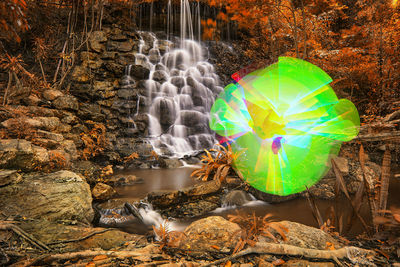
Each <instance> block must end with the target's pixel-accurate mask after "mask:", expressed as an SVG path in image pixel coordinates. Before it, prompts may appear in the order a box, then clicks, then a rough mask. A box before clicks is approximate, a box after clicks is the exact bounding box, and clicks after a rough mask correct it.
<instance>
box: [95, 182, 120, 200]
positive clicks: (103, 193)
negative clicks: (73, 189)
mask: <svg viewBox="0 0 400 267" xmlns="http://www.w3.org/2000/svg"><path fill="white" fill-rule="evenodd" d="M116 193H117V192H115V190H114V188H112V187H111V186H109V185H106V184H103V183H97V184H96V185H95V187H94V188H93V189H92V195H93V197H94V198H95V199H98V200H107V199H110V198H111V197H113V196H114V195H115V194H116Z"/></svg>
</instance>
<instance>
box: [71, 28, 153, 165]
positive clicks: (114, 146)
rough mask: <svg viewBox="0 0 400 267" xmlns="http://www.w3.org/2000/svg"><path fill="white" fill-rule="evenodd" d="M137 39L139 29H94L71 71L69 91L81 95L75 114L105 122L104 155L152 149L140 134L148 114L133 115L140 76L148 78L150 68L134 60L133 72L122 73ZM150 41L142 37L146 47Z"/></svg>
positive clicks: (144, 132)
mask: <svg viewBox="0 0 400 267" xmlns="http://www.w3.org/2000/svg"><path fill="white" fill-rule="evenodd" d="M144 41H145V42H146V40H144ZM139 43H140V37H139V35H137V34H136V33H134V32H125V31H122V30H120V29H119V28H116V27H114V28H112V29H111V28H104V30H103V31H97V32H94V33H93V34H92V36H91V38H90V39H89V51H83V52H80V54H79V60H80V61H79V63H78V64H77V66H76V67H75V68H74V70H73V71H72V74H71V83H70V93H71V94H72V95H74V96H75V97H76V98H77V99H79V101H80V105H79V111H78V114H77V116H78V117H79V118H80V119H82V120H93V121H95V122H101V123H104V124H105V126H106V128H107V137H108V140H109V141H110V147H109V149H108V150H109V151H108V152H106V153H105V156H106V158H107V159H108V160H115V159H118V158H119V157H126V156H129V155H130V154H131V153H132V152H137V153H138V154H139V155H150V153H151V151H152V147H151V145H150V144H148V143H146V142H144V141H143V140H142V139H141V138H140V137H144V136H146V135H147V134H148V118H147V116H143V114H138V115H137V116H133V115H134V111H135V110H136V108H137V106H138V104H137V102H138V99H139V93H140V91H143V90H145V89H144V87H143V82H141V81H142V80H144V79H147V78H148V76H149V72H150V71H149V69H148V68H146V66H143V65H144V64H143V65H140V64H139V65H135V64H134V65H132V67H131V70H130V71H131V77H127V76H125V77H124V73H125V68H126V66H127V65H129V64H133V63H134V62H135V54H136V53H137V52H138V49H139ZM151 45H152V44H151V43H150V42H148V43H147V42H146V43H145V49H149V48H151ZM133 123H134V124H135V125H136V127H135V129H133V127H132V125H133Z"/></svg>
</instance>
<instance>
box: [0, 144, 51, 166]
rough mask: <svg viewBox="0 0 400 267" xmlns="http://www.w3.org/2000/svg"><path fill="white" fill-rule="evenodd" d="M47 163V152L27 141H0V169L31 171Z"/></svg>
mask: <svg viewBox="0 0 400 267" xmlns="http://www.w3.org/2000/svg"><path fill="white" fill-rule="evenodd" d="M48 161H49V155H48V152H47V150H46V149H45V148H42V147H39V146H35V145H32V143H31V142H29V141H27V140H24V139H7V140H0V168H6V169H17V170H24V171H31V170H33V169H34V168H35V167H36V166H41V165H43V164H46V163H47V162H48Z"/></svg>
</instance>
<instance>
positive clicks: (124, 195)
mask: <svg viewBox="0 0 400 267" xmlns="http://www.w3.org/2000/svg"><path fill="white" fill-rule="evenodd" d="M193 170H194V168H192V167H183V168H178V169H146V170H131V171H125V172H123V173H119V174H118V175H121V176H123V175H135V176H137V177H139V178H142V179H143V182H142V183H139V184H135V185H131V186H121V187H117V188H116V190H117V192H118V195H119V198H118V199H115V201H127V202H130V203H132V202H134V201H139V200H140V199H144V198H145V196H146V195H147V193H149V192H154V191H159V190H177V189H178V190H179V189H183V188H186V187H189V186H192V185H194V184H196V183H199V181H196V180H195V179H194V178H191V177H190V174H191V172H192V171H193ZM394 173H399V171H397V172H394ZM399 191H400V179H399V178H394V177H393V178H392V180H391V184H390V187H389V199H388V207H391V206H394V207H396V208H400V198H398V197H397V192H399ZM112 201H113V200H111V202H112ZM316 202H317V206H318V208H319V210H320V212H321V215H322V217H323V218H324V219H326V218H327V216H328V212H329V209H330V207H333V206H334V203H335V202H334V201H333V200H322V199H317V200H316ZM339 207H340V209H341V210H343V211H344V212H345V213H347V214H348V213H349V212H350V211H351V206H350V204H349V203H348V201H347V200H345V199H342V200H341V201H340V203H339ZM237 211H239V212H240V213H241V214H243V213H246V214H252V213H253V212H254V213H255V214H256V215H257V216H261V217H263V216H265V215H266V214H271V215H273V218H274V220H278V221H280V220H289V221H294V222H298V223H302V224H305V225H309V226H314V227H318V224H317V222H316V220H315V219H314V217H313V214H312V211H311V208H310V206H309V204H308V201H307V199H306V198H303V197H299V198H296V199H293V200H289V201H285V202H282V203H275V204H269V203H266V202H263V201H260V200H253V201H250V202H248V203H246V204H245V205H244V206H241V207H221V208H218V209H216V210H214V211H212V212H210V213H208V214H206V215H203V216H201V217H207V216H215V215H218V216H223V217H225V218H227V217H228V215H230V214H236V213H237ZM361 214H362V216H363V217H364V218H365V217H368V204H367V202H366V200H364V202H363V205H362V208H361ZM145 216H147V217H151V218H149V219H150V220H151V221H153V222H155V223H161V222H162V219H161V216H160V215H159V214H158V213H156V212H155V211H153V210H150V213H149V214H148V215H146V214H145ZM197 219H199V217H197V218H190V219H186V220H184V221H177V222H175V223H174V224H173V226H172V228H174V229H177V230H184V228H185V227H186V226H187V225H188V224H189V223H191V222H192V221H194V220H197ZM367 221H370V220H367ZM153 224H154V223H153ZM135 228H136V225H135V224H130V223H127V224H124V225H123V229H124V230H125V231H127V232H135V231H136V229H135ZM362 232H363V229H362V226H361V224H360V223H359V222H355V224H354V225H353V226H352V229H351V231H350V232H349V236H355V235H358V234H360V233H362Z"/></svg>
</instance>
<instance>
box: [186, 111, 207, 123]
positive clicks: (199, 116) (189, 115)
mask: <svg viewBox="0 0 400 267" xmlns="http://www.w3.org/2000/svg"><path fill="white" fill-rule="evenodd" d="M181 120H182V124H183V125H186V126H191V125H196V124H201V123H202V122H204V114H203V113H201V112H198V111H194V110H183V111H181Z"/></svg>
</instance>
